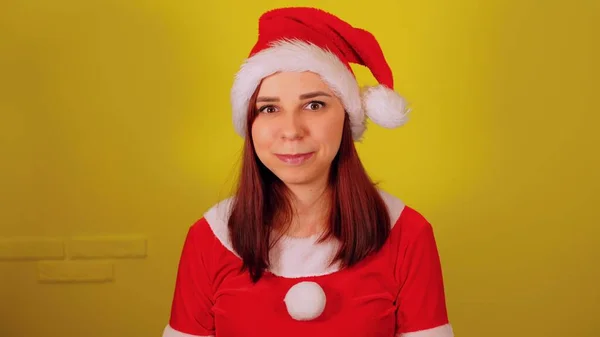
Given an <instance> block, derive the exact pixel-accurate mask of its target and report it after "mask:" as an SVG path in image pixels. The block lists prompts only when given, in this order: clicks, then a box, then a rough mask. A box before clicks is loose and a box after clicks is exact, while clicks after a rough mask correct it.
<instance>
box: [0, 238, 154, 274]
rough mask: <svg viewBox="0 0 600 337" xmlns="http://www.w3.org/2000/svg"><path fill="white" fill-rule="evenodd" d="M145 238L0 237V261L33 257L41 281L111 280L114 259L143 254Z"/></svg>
mask: <svg viewBox="0 0 600 337" xmlns="http://www.w3.org/2000/svg"><path fill="white" fill-rule="evenodd" d="M147 241H148V240H147V238H146V237H144V236H141V235H128V236H122V235H121V236H85V237H82V236H79V237H71V238H46V237H10V238H0V261H14V262H18V261H37V277H38V281H39V282H41V283H64V282H71V283H72V282H76V283H79V282H111V281H114V279H115V274H114V268H115V262H116V261H115V260H116V259H143V258H146V257H147Z"/></svg>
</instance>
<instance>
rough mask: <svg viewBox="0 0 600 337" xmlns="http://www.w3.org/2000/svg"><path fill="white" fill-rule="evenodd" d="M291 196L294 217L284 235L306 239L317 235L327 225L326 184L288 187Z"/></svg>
mask: <svg viewBox="0 0 600 337" xmlns="http://www.w3.org/2000/svg"><path fill="white" fill-rule="evenodd" d="M288 188H289V189H290V192H291V195H292V200H291V202H292V207H293V209H294V216H293V218H292V222H291V223H290V227H289V228H288V229H287V230H286V234H287V235H289V236H294V237H306V236H311V235H314V234H318V233H320V232H322V231H323V230H324V229H325V226H326V225H327V224H326V222H327V215H328V211H329V200H330V198H329V196H330V191H329V188H328V186H327V183H326V182H325V183H322V184H314V185H313V184H311V185H300V186H288Z"/></svg>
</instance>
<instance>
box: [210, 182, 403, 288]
mask: <svg viewBox="0 0 600 337" xmlns="http://www.w3.org/2000/svg"><path fill="white" fill-rule="evenodd" d="M379 194H380V195H381V197H382V198H383V200H384V202H385V204H386V206H387V208H388V212H389V216H390V221H391V225H392V227H393V226H394V225H395V224H396V221H397V220H398V219H399V218H400V215H401V214H402V211H403V210H404V207H405V205H404V203H403V202H402V201H401V200H400V199H398V198H396V197H395V196H393V195H391V194H389V193H387V192H385V191H382V190H380V191H379ZM232 201H233V199H232V198H228V199H225V200H223V201H221V202H219V203H218V204H216V205H215V206H213V207H212V208H211V209H209V210H208V211H207V212H206V213H205V214H204V218H205V219H206V221H207V222H208V224H209V226H210V227H211V229H212V231H213V233H214V234H215V236H216V237H217V238H218V239H219V241H220V242H221V244H222V245H223V246H224V247H225V248H226V249H227V250H229V251H230V252H231V253H233V254H234V255H236V256H238V255H237V254H236V253H235V251H234V250H233V246H232V244H231V240H230V238H229V231H228V228H227V221H228V219H229V214H230V212H231V206H232ZM318 239H319V237H318V235H315V236H312V237H308V238H291V237H283V238H281V240H279V241H278V242H277V244H276V245H275V246H274V247H273V249H271V251H270V260H271V266H270V268H269V271H270V272H271V273H273V274H275V275H278V276H281V277H287V278H299V277H306V276H321V275H327V274H331V273H334V272H336V271H338V270H339V268H340V267H339V266H340V264H339V263H333V264H332V263H331V258H332V257H333V256H334V254H335V252H337V249H338V247H339V242H337V241H336V240H333V239H331V240H329V241H327V242H322V243H320V242H318ZM238 257H239V256H238Z"/></svg>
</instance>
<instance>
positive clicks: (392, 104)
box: [231, 39, 406, 140]
mask: <svg viewBox="0 0 600 337" xmlns="http://www.w3.org/2000/svg"><path fill="white" fill-rule="evenodd" d="M284 71H297V72H302V71H310V72H314V73H317V74H319V75H320V76H321V78H322V79H323V81H324V82H325V83H326V84H327V85H328V86H329V87H330V88H331V90H332V91H333V92H334V93H335V95H336V96H337V97H338V98H339V99H340V100H341V101H342V104H343V105H344V109H345V110H346V113H348V116H349V118H350V126H351V128H352V138H353V139H354V140H360V139H361V138H362V135H363V133H364V131H365V128H366V123H365V119H366V116H365V112H366V113H367V115H368V116H369V117H370V118H371V119H372V120H373V122H375V123H377V124H379V125H381V126H383V127H388V128H391V127H397V126H400V125H402V124H404V122H405V115H406V110H405V109H406V108H405V102H404V99H403V98H402V97H400V95H398V94H397V93H396V92H394V91H393V90H391V89H389V88H386V87H384V86H382V85H379V86H376V87H373V88H369V89H367V90H366V91H365V92H364V93H362V94H361V90H360V87H359V85H358V83H357V81H356V78H355V77H354V74H353V73H352V72H351V71H350V70H349V69H348V68H347V67H346V65H345V64H344V63H343V62H342V61H341V60H340V59H339V58H338V57H337V56H336V55H335V54H334V53H332V52H331V51H328V50H325V49H323V48H320V47H318V46H316V45H314V44H312V43H309V42H305V41H301V40H296V39H292V40H279V41H276V42H273V43H272V44H271V45H270V47H269V48H267V49H264V50H261V51H260V52H258V53H256V54H254V55H253V56H251V57H250V58H248V59H247V60H246V62H244V63H243V64H242V66H241V68H240V70H239V71H238V73H237V74H236V76H235V80H234V83H233V87H232V89H231V105H232V108H233V125H234V128H235V131H236V132H237V133H238V134H239V135H240V136H241V137H245V136H246V120H247V115H246V114H247V113H248V104H249V102H250V98H251V97H252V95H253V94H254V92H255V91H256V88H257V87H258V86H259V84H260V82H261V81H262V79H264V78H265V77H267V76H270V75H272V74H275V73H277V72H284Z"/></svg>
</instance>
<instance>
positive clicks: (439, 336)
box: [398, 324, 454, 337]
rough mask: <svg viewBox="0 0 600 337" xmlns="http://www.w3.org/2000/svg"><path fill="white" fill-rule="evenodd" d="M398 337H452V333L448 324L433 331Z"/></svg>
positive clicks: (405, 334)
mask: <svg viewBox="0 0 600 337" xmlns="http://www.w3.org/2000/svg"><path fill="white" fill-rule="evenodd" d="M398 337H454V332H453V331H452V326H451V325H450V324H444V325H441V326H438V327H435V328H433V329H427V330H421V331H414V332H407V333H401V334H399V335H398Z"/></svg>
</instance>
